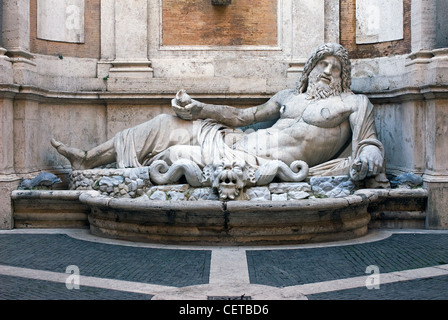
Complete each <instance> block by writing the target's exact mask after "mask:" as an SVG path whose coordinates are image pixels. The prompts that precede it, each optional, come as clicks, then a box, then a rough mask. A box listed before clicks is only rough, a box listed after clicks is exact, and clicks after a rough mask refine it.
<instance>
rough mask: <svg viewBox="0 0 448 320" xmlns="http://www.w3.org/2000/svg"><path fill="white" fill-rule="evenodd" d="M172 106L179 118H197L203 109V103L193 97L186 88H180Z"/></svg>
mask: <svg viewBox="0 0 448 320" xmlns="http://www.w3.org/2000/svg"><path fill="white" fill-rule="evenodd" d="M171 106H172V108H173V110H174V112H175V113H176V115H177V116H178V117H179V118H181V119H184V120H196V119H198V115H199V113H200V112H201V110H202V106H203V104H202V103H201V102H199V101H196V100H193V99H191V98H190V96H189V95H188V94H187V93H186V92H185V90H180V91H179V92H178V93H177V95H176V98H174V99H173V100H171Z"/></svg>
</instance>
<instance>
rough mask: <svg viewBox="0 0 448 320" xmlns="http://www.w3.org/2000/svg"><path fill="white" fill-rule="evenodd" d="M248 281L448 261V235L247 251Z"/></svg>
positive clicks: (285, 282) (316, 278)
mask: <svg viewBox="0 0 448 320" xmlns="http://www.w3.org/2000/svg"><path fill="white" fill-rule="evenodd" d="M247 262H248V267H249V276H250V281H251V283H253V284H264V285H270V286H276V287H284V286H293V285H300V284H305V283H314V282H321V281H328V280H335V279H343V278H351V277H357V276H363V275H366V273H365V272H366V268H367V266H369V265H376V266H378V267H379V271H380V273H386V272H393V271H400V270H407V269H416V268H423V267H429V266H436V265H440V264H448V235H446V234H443V235H440V234H438V235H435V234H394V235H392V236H391V237H389V238H387V239H384V240H381V241H376V242H370V243H363V244H356V245H346V246H338V247H326V248H309V249H290V250H250V251H247Z"/></svg>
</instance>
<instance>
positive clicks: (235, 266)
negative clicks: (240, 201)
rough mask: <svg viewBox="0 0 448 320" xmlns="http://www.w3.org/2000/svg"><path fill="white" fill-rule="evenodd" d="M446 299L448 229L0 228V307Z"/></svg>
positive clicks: (447, 290) (447, 288)
mask: <svg viewBox="0 0 448 320" xmlns="http://www.w3.org/2000/svg"><path fill="white" fill-rule="evenodd" d="M237 297H245V298H246V299H252V300H289V299H290V300H410V299H412V300H448V231H435V230H433V231H431V230H380V231H370V232H369V234H368V235H367V236H365V237H362V238H359V239H356V240H351V241H342V242H333V243H322V244H308V245H295V246H293V245H289V246H271V247H243V246H235V247H218V246H214V247H195V246H171V245H170V246H168V245H155V244H145V243H134V242H127V241H119V240H111V239H105V238H100V237H96V236H93V235H91V234H90V233H89V231H88V230H86V229H14V230H3V231H0V299H1V300H150V299H152V300H184V299H189V300H207V299H208V300H210V299H231V298H237Z"/></svg>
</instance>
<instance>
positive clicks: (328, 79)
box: [307, 56, 342, 99]
mask: <svg viewBox="0 0 448 320" xmlns="http://www.w3.org/2000/svg"><path fill="white" fill-rule="evenodd" d="M341 74H342V65H341V62H340V61H339V59H338V58H336V57H335V56H328V57H325V58H322V59H321V60H319V62H318V63H317V64H316V66H315V67H314V68H313V70H311V72H310V75H309V84H308V90H307V93H308V95H309V96H311V97H313V98H317V99H323V98H327V97H329V96H332V95H337V94H340V92H341V91H342V77H341Z"/></svg>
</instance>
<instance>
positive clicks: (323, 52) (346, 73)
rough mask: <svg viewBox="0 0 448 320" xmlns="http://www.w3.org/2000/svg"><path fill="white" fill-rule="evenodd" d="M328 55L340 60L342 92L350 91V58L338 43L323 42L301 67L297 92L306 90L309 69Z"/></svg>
mask: <svg viewBox="0 0 448 320" xmlns="http://www.w3.org/2000/svg"><path fill="white" fill-rule="evenodd" d="M328 56H335V57H336V58H337V59H339V61H340V62H341V66H342V72H341V79H342V83H341V84H342V91H343V92H351V90H350V85H351V81H352V79H351V71H352V66H351V62H350V59H349V57H348V52H347V50H346V49H345V48H344V47H343V46H342V45H340V44H339V43H325V44H323V45H321V46H319V47H318V48H317V49H316V50H315V51H314V52H313V54H312V55H311V57H310V58H309V59H308V61H307V62H306V64H305V67H304V69H303V73H302V76H301V78H300V80H299V85H298V87H297V91H298V93H304V92H306V90H307V88H308V78H309V75H310V73H311V70H313V69H314V67H315V66H316V64H317V63H318V62H319V61H320V60H321V59H323V58H325V57H328Z"/></svg>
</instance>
